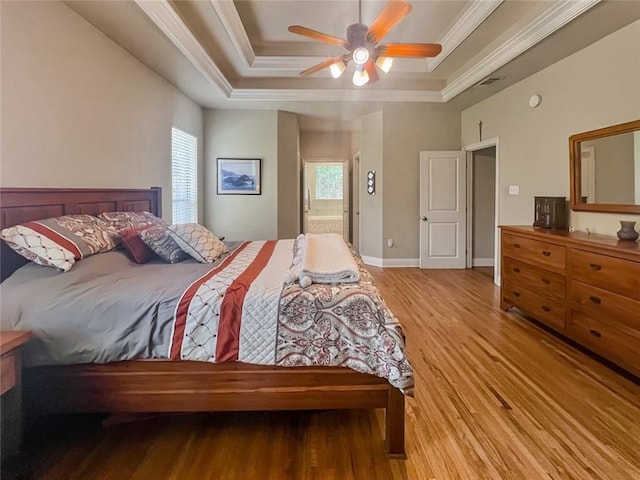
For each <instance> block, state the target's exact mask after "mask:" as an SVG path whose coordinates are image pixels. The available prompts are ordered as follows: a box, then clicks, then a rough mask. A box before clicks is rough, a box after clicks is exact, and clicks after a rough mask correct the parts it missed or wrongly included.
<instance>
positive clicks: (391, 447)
mask: <svg viewBox="0 0 640 480" xmlns="http://www.w3.org/2000/svg"><path fill="white" fill-rule="evenodd" d="M388 392H389V393H388V403H387V409H386V412H385V424H386V435H385V438H386V444H387V453H388V454H389V456H390V457H393V458H407V454H406V452H405V449H404V395H403V394H402V392H401V391H400V390H398V389H397V388H395V387H391V386H390V387H389V390H388Z"/></svg>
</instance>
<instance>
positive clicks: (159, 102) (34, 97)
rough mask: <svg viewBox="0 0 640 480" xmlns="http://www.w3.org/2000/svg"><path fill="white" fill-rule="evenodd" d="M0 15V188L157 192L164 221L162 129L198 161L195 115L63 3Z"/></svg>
mask: <svg viewBox="0 0 640 480" xmlns="http://www.w3.org/2000/svg"><path fill="white" fill-rule="evenodd" d="M0 8H1V17H2V19H1V22H2V30H1V42H0V43H1V49H2V50H1V52H0V56H1V59H2V60H1V61H2V77H1V79H2V82H1V84H2V91H1V95H2V102H1V103H2V104H1V115H2V146H1V150H0V153H1V158H0V184H1V185H2V186H21V187H107V188H113V187H121V188H148V187H150V186H161V187H162V188H163V198H162V200H163V216H164V217H165V219H167V220H169V221H170V220H171V127H172V126H173V125H175V126H177V127H179V128H181V129H182V130H184V131H186V132H189V133H191V134H193V135H195V136H196V137H197V138H198V145H199V149H200V155H199V157H200V159H201V158H202V153H201V152H202V143H203V142H202V140H203V136H202V110H201V108H200V107H199V106H198V105H197V104H196V103H194V102H193V101H192V100H190V99H189V98H187V97H186V96H185V95H183V94H182V93H181V92H179V91H178V90H177V89H176V88H175V87H173V86H172V85H170V84H169V83H167V82H166V81H165V80H163V79H162V78H160V77H159V76H158V75H157V74H155V73H154V72H153V71H151V70H149V69H148V68H147V67H145V66H144V65H142V64H141V63H140V62H139V61H138V60H136V59H135V58H133V57H132V56H131V55H130V54H129V53H127V52H126V51H125V50H123V49H122V48H120V47H119V46H117V45H116V44H115V43H113V42H112V41H111V40H110V39H109V38H107V37H106V36H105V35H103V34H102V33H100V32H99V31H98V30H96V29H95V28H94V27H93V26H92V25H90V24H89V23H88V22H86V21H85V20H83V19H82V18H81V17H80V16H78V15H77V14H76V13H74V12H73V11H72V10H71V9H69V8H68V7H67V6H66V5H64V4H63V3H59V2H7V1H2V2H0ZM200 210H201V211H200V215H202V209H200Z"/></svg>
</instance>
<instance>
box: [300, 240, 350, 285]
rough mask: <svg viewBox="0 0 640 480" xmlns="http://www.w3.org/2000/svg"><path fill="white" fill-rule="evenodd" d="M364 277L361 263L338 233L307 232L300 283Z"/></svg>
mask: <svg viewBox="0 0 640 480" xmlns="http://www.w3.org/2000/svg"><path fill="white" fill-rule="evenodd" d="M358 280H360V273H359V272H358V265H357V264H356V262H355V260H354V259H353V255H351V251H350V250H349V247H348V246H347V244H346V243H345V241H344V239H343V238H342V237H341V236H340V235H338V234H337V233H323V234H314V233H307V234H306V235H305V236H304V246H303V248H302V261H301V265H300V285H301V286H302V287H307V286H309V285H311V284H312V283H354V282H357V281H358Z"/></svg>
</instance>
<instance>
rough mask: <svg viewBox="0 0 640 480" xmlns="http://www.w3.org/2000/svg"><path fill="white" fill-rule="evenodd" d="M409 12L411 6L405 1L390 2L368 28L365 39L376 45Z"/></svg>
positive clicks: (393, 0) (394, 0) (395, 0)
mask: <svg viewBox="0 0 640 480" xmlns="http://www.w3.org/2000/svg"><path fill="white" fill-rule="evenodd" d="M410 11H411V5H409V4H408V3H407V2H406V1H405V0H391V1H390V2H389V3H387V5H386V6H385V7H384V9H383V10H382V11H381V12H380V15H378V17H377V18H376V19H375V20H374V21H373V23H372V24H371V26H370V27H369V31H368V32H367V39H368V40H369V41H370V42H371V43H378V42H379V41H380V40H382V38H383V37H384V36H385V35H386V34H387V33H388V32H389V30H391V29H392V28H393V27H395V26H396V24H397V23H398V22H399V21H400V20H402V19H403V18H404V17H406V16H407V15H408V14H409V12H410Z"/></svg>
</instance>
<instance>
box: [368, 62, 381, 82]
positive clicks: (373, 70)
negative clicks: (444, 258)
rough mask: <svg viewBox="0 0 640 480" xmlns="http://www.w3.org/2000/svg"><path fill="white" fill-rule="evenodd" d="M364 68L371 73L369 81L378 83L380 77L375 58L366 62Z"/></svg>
mask: <svg viewBox="0 0 640 480" xmlns="http://www.w3.org/2000/svg"><path fill="white" fill-rule="evenodd" d="M364 69H365V70H366V71H367V74H368V75H369V83H376V82H377V81H378V80H379V79H380V77H379V76H378V71H377V70H376V64H375V63H374V61H373V60H369V61H368V62H367V63H365V64H364Z"/></svg>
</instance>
